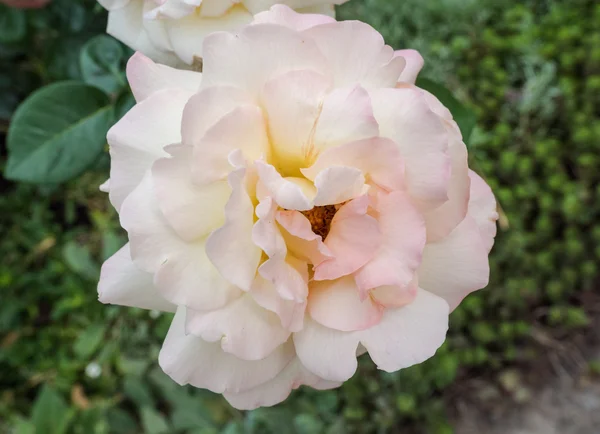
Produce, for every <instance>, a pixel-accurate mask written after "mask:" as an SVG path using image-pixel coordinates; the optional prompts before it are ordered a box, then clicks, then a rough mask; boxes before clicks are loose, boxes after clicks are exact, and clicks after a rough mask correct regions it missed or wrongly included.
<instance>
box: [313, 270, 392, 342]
mask: <svg viewBox="0 0 600 434" xmlns="http://www.w3.org/2000/svg"><path fill="white" fill-rule="evenodd" d="M308 311H309V313H310V316H311V317H312V319H314V320H315V321H317V322H318V323H319V324H322V325H324V326H325V327H329V328H331V329H334V330H340V331H345V332H349V331H354V330H365V329H367V328H369V327H372V326H374V325H375V324H377V323H378V322H379V321H380V320H381V316H382V315H383V306H381V305H379V304H377V303H374V302H373V300H372V299H371V298H370V297H367V298H366V299H364V300H361V298H360V296H359V291H358V287H357V286H356V283H354V279H352V277H348V276H346V277H343V278H341V279H336V280H334V281H323V282H314V283H313V284H311V286H310V295H309V297H308Z"/></svg>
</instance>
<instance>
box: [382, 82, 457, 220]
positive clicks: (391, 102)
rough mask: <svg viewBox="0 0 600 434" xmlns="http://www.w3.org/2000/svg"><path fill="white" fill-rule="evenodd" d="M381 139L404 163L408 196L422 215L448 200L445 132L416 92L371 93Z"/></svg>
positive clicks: (420, 94) (386, 91) (394, 90)
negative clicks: (389, 143) (388, 142)
mask: <svg viewBox="0 0 600 434" xmlns="http://www.w3.org/2000/svg"><path fill="white" fill-rule="evenodd" d="M370 94H371V102H372V104H373V110H374V113H375V118H376V119H377V122H378V123H379V129H380V133H381V136H383V137H387V138H390V139H392V140H393V141H394V142H396V144H397V145H398V147H399V148H400V152H401V154H402V159H403V160H404V173H405V182H406V188H407V191H408V193H409V194H410V195H411V197H412V198H413V200H414V201H415V202H416V203H417V204H418V205H419V208H420V209H421V210H423V211H427V210H432V209H435V208H437V207H438V206H440V205H441V204H443V203H444V202H446V201H447V200H448V183H449V181H450V175H451V161H450V155H449V154H448V143H449V138H448V132H447V131H446V127H445V125H444V121H443V120H442V119H440V117H439V116H438V115H436V114H435V113H434V112H433V111H432V110H431V108H430V107H429V105H428V103H427V99H426V97H425V96H424V95H423V93H422V92H421V91H420V90H418V89H413V88H410V87H406V88H399V89H377V90H372V91H370Z"/></svg>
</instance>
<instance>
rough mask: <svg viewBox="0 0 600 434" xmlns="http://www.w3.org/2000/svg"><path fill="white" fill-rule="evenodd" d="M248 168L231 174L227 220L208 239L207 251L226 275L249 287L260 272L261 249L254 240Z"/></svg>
mask: <svg viewBox="0 0 600 434" xmlns="http://www.w3.org/2000/svg"><path fill="white" fill-rule="evenodd" d="M245 173H246V169H236V170H235V171H233V172H231V174H230V175H229V177H228V180H229V185H230V186H231V188H232V193H231V197H230V198H229V201H228V202H227V205H226V206H225V224H224V225H223V226H222V227H221V228H219V229H217V230H216V231H214V232H213V233H212V234H211V235H210V236H209V237H208V240H207V242H206V253H207V254H208V257H209V258H210V260H211V262H212V263H213V264H214V265H215V267H216V268H217V270H219V272H220V273H221V275H222V276H223V277H225V278H226V279H227V280H229V281H230V282H231V283H232V284H234V285H235V286H237V287H239V288H241V289H243V290H244V291H248V290H249V289H250V286H251V285H252V281H253V280H254V277H255V275H256V269H257V267H258V264H259V262H260V257H261V251H260V249H259V248H258V247H257V246H256V245H255V244H254V243H253V242H252V226H253V225H254V205H253V204H252V201H251V200H250V197H249V196H248V193H247V191H246V187H245V183H244V179H245Z"/></svg>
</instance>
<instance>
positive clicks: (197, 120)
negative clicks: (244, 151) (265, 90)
mask: <svg viewBox="0 0 600 434" xmlns="http://www.w3.org/2000/svg"><path fill="white" fill-rule="evenodd" d="M251 103H252V100H251V99H250V98H249V97H248V95H246V93H245V92H244V91H243V90H241V89H237V88H235V87H231V86H213V87H209V88H206V89H202V90H201V91H200V92H198V93H196V94H194V95H193V96H191V97H190V98H189V100H188V102H187V104H186V105H185V108H184V110H183V118H182V120H181V139H182V142H183V144H185V145H190V146H194V145H197V144H198V143H200V141H201V140H202V138H203V137H204V135H205V134H206V133H207V132H208V131H209V130H210V128H211V127H213V126H214V125H215V124H216V123H217V122H218V121H220V120H221V119H222V118H223V117H224V116H225V115H227V114H229V113H231V112H232V111H233V110H234V109H236V108H237V107H239V106H240V105H245V104H251ZM238 147H240V145H238Z"/></svg>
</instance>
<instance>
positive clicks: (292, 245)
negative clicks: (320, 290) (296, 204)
mask: <svg viewBox="0 0 600 434" xmlns="http://www.w3.org/2000/svg"><path fill="white" fill-rule="evenodd" d="M275 218H276V219H277V223H279V224H280V225H281V227H282V228H283V229H285V230H284V231H282V232H281V235H282V236H283V238H284V240H285V244H286V246H287V248H288V250H289V251H290V252H291V253H292V254H293V255H294V256H296V257H297V258H299V259H302V260H304V261H306V262H308V263H311V264H313V265H314V266H317V265H319V264H320V263H321V262H323V261H324V260H326V259H327V258H330V257H332V256H333V255H332V253H331V252H330V251H329V249H328V248H327V246H326V245H325V244H324V243H323V240H322V238H321V236H320V235H317V234H315V233H314V232H313V231H312V228H311V225H310V221H309V220H308V219H307V218H306V217H305V216H304V215H303V214H302V213H300V212H298V211H286V210H279V211H277V214H276V216H275Z"/></svg>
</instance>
